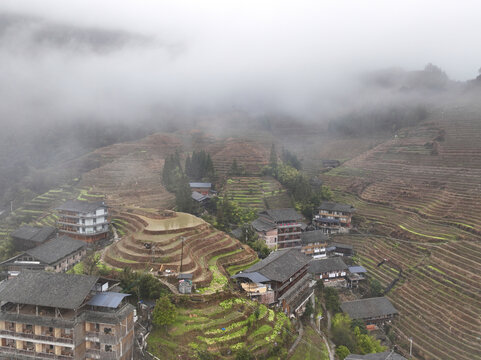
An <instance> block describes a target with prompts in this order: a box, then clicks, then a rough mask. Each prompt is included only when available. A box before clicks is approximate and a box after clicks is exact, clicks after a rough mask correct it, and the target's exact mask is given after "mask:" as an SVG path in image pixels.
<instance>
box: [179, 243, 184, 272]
mask: <svg viewBox="0 0 481 360" xmlns="http://www.w3.org/2000/svg"><path fill="white" fill-rule="evenodd" d="M181 240H182V247H181V250H180V271H179V273H181V274H182V261H183V259H184V237H183V236H182V237H181Z"/></svg>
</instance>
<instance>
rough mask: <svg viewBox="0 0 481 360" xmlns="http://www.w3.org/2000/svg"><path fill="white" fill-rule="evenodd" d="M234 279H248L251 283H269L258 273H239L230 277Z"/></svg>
mask: <svg viewBox="0 0 481 360" xmlns="http://www.w3.org/2000/svg"><path fill="white" fill-rule="evenodd" d="M232 278H234V279H238V278H245V279H249V280H250V281H252V282H255V283H262V282H265V281H270V280H269V279H268V278H266V277H265V276H264V275H262V274H259V273H258V272H249V273H239V274H237V275H234V276H232Z"/></svg>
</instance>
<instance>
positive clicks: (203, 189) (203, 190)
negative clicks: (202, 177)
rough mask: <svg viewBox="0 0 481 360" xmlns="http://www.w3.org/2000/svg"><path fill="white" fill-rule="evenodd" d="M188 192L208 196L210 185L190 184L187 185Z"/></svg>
mask: <svg viewBox="0 0 481 360" xmlns="http://www.w3.org/2000/svg"><path fill="white" fill-rule="evenodd" d="M189 186H190V191H192V192H194V191H195V192H198V193H199V194H201V195H209V193H210V191H211V189H212V184H211V183H201V182H191V183H189Z"/></svg>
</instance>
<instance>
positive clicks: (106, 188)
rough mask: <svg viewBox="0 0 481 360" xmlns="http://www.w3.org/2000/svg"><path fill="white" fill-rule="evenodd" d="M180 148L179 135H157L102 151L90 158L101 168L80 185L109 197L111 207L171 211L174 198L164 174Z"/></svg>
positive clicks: (88, 174) (87, 176) (96, 152)
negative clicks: (167, 161) (168, 158)
mask: <svg viewBox="0 0 481 360" xmlns="http://www.w3.org/2000/svg"><path fill="white" fill-rule="evenodd" d="M180 147H181V143H180V141H179V140H178V139H177V138H176V137H175V136H171V135H164V134H154V135H151V136H148V137H146V138H144V139H142V140H140V141H137V142H132V143H120V144H115V145H111V146H107V147H105V148H101V149H98V150H96V151H94V152H93V153H92V154H91V155H90V156H91V157H94V158H96V159H98V161H99V162H100V163H101V165H100V166H99V167H97V168H96V169H93V170H91V171H89V172H87V173H85V174H84V175H83V176H82V180H81V183H80V184H81V185H82V186H84V187H87V188H92V189H93V191H95V192H97V193H102V194H106V200H107V203H108V204H109V206H113V207H115V206H130V205H134V206H139V207H152V208H157V209H159V208H161V209H166V208H167V209H168V208H171V207H172V206H173V204H174V195H173V194H171V193H169V192H168V191H166V190H165V189H164V187H163V186H162V184H161V181H160V180H161V171H162V167H163V164H164V159H165V157H166V156H168V155H169V154H171V153H173V152H174V151H176V149H180Z"/></svg>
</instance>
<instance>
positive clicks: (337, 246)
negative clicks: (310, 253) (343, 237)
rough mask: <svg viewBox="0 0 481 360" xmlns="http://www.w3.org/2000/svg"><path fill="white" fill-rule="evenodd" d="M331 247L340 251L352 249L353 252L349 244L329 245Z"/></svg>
mask: <svg viewBox="0 0 481 360" xmlns="http://www.w3.org/2000/svg"><path fill="white" fill-rule="evenodd" d="M329 246H334V247H336V248H339V249H350V250H352V249H353V248H352V245H349V244H341V243H329Z"/></svg>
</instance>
